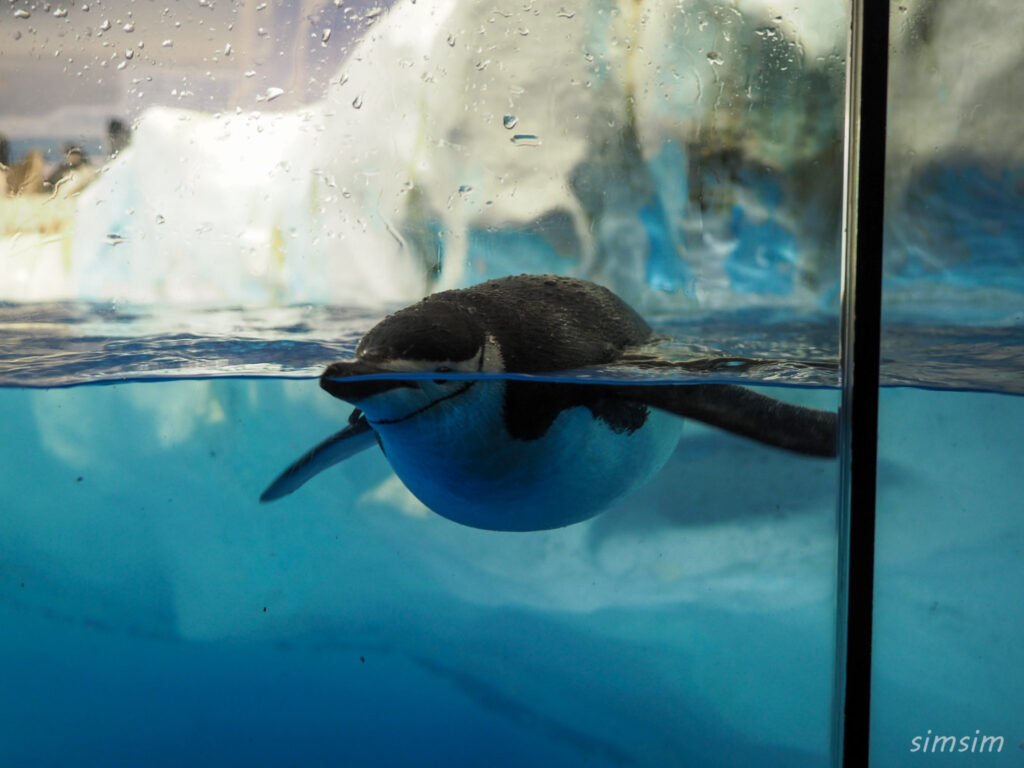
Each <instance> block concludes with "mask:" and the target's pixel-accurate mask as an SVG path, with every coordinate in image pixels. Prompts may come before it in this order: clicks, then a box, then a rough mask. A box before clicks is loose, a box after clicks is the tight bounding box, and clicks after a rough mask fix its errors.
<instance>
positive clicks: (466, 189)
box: [459, 184, 473, 195]
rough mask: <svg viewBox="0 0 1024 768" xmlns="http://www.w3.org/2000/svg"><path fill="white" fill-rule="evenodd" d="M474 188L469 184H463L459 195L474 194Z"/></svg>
mask: <svg viewBox="0 0 1024 768" xmlns="http://www.w3.org/2000/svg"><path fill="white" fill-rule="evenodd" d="M472 191H473V188H472V187H471V186H470V185H469V184H463V185H461V186H460V187H459V194H460V195H464V194H466V193H467V192H472Z"/></svg>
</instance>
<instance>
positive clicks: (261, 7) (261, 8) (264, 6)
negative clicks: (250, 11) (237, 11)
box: [256, 3, 267, 11]
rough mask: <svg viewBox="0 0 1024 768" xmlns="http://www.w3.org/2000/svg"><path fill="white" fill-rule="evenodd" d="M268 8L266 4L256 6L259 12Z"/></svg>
mask: <svg viewBox="0 0 1024 768" xmlns="http://www.w3.org/2000/svg"><path fill="white" fill-rule="evenodd" d="M266 7H267V4H266V3H260V4H259V5H257V6H256V10H257V11H262V10H263V9H264V8H266Z"/></svg>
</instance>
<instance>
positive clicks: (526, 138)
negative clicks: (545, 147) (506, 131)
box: [510, 133, 540, 147]
mask: <svg viewBox="0 0 1024 768" xmlns="http://www.w3.org/2000/svg"><path fill="white" fill-rule="evenodd" d="M510 141H511V142H512V143H513V144H515V145H516V146H517V147H539V146H540V139H539V138H538V137H537V136H535V135H534V134H532V133H517V134H516V135H515V136H513V137H512V138H511V139H510Z"/></svg>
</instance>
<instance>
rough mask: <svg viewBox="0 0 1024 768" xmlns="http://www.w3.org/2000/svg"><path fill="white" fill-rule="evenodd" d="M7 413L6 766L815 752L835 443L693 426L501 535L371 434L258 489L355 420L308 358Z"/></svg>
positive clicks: (48, 401)
mask: <svg viewBox="0 0 1024 768" xmlns="http://www.w3.org/2000/svg"><path fill="white" fill-rule="evenodd" d="M805 397H807V398H810V399H812V400H814V401H815V402H816V403H818V404H821V405H827V404H831V405H833V406H834V403H835V392H833V391H829V390H817V391H813V392H809V393H807V394H806V395H805ZM0 414H2V418H3V421H4V423H5V425H8V427H9V429H10V431H9V432H5V433H6V434H8V435H11V436H15V437H14V439H5V440H4V441H2V443H0V461H2V462H3V466H4V467H5V480H4V486H5V487H4V492H3V497H4V499H5V511H4V526H3V527H2V529H0V551H2V552H3V553H4V554H3V568H2V579H0V610H2V612H3V613H4V621H5V626H7V627H9V628H10V629H11V631H8V632H5V633H3V639H2V640H0V643H2V644H3V649H2V653H0V659H2V662H0V670H2V671H0V674H2V676H3V679H4V686H3V695H2V696H0V708H2V710H3V712H2V715H3V716H2V723H3V726H2V727H3V731H4V733H5V738H3V739H0V763H2V764H5V765H6V764H12V765H20V764H26V763H30V764H34V765H57V764H63V763H66V762H68V761H72V762H74V763H75V764H77V765H114V764H124V765H130V764H134V763H137V762H139V761H145V762H147V763H149V762H155V763H156V764H162V763H166V764H180V762H181V761H183V760H185V759H187V760H188V761H189V762H192V763H195V764H197V765H289V764H296V765H308V764H315V763H318V762H330V763H332V764H333V763H341V764H346V765H451V764H467V765H470V764H487V765H509V766H514V765H521V764H523V763H524V762H525V761H529V762H531V763H537V764H540V765H561V766H565V765H588V766H618V765H665V764H674V763H675V762H676V761H679V760H682V761H684V762H689V761H693V762H696V763H697V764H706V763H708V762H709V761H713V762H715V763H716V764H721V765H749V764H751V763H752V762H754V763H757V764H763V765H822V764H825V763H826V762H827V755H828V734H829V705H830V701H831V663H832V654H833V647H832V624H833V611H834V609H833V602H834V597H833V591H834V585H833V573H834V567H835V566H834V552H833V549H832V535H833V530H834V525H835V523H834V515H835V511H834V483H835V481H834V476H835V471H836V470H835V466H834V464H833V463H832V462H828V461H816V460H813V459H805V458H801V457H792V456H789V455H785V454H782V453H780V452H775V451H765V450H763V449H761V448H760V447H757V446H752V445H748V444H746V443H745V442H743V441H741V440H739V439H736V438H732V437H730V436H727V435H722V434H718V433H715V432H713V431H711V430H709V429H702V428H701V427H699V426H696V425H695V426H694V427H693V429H692V430H690V436H689V440H688V441H686V442H685V443H684V444H683V445H681V447H680V449H679V451H678V452H677V455H676V457H675V458H674V459H673V460H672V463H671V465H670V466H669V467H668V468H666V470H665V471H664V472H663V473H662V475H661V476H659V479H658V480H657V481H656V482H655V483H653V484H651V485H649V486H648V487H646V488H644V489H643V490H642V491H640V492H639V493H638V494H637V495H636V496H634V497H632V498H631V499H630V500H628V501H626V502H623V503H622V504H621V505H619V507H617V508H616V509H613V510H610V511H609V512H607V513H605V514H604V515H602V516H600V517H599V518H597V519H596V520H594V521H592V522H591V523H587V524H584V525H578V526H573V527H570V528H567V529H562V530H560V531H553V532H550V533H541V534H529V535H523V536H516V535H511V536H510V535H509V534H494V533H489V532H485V531H477V530H473V529H469V528H464V527H461V526H457V525H455V524H453V523H450V522H448V521H446V520H443V519H441V518H439V517H437V516H434V515H431V514H424V513H423V511H422V510H421V509H418V508H416V506H415V505H414V504H412V503H411V502H410V500H409V499H408V498H407V497H404V496H402V495H401V493H400V489H399V488H398V487H397V486H396V485H395V484H394V482H393V480H392V479H391V478H392V476H391V473H390V470H389V468H388V466H387V464H386V461H385V460H384V459H383V457H382V456H381V455H380V454H379V452H377V451H372V452H367V453H366V454H364V455H361V456H358V457H356V458H355V459H353V460H352V461H351V462H348V463H347V465H346V466H343V467H340V468H339V471H337V472H331V473H330V475H325V476H323V477H321V478H317V479H316V480H314V481H313V483H311V484H310V485H309V486H308V487H307V488H304V489H302V492H300V493H299V494H295V495H293V496H292V497H289V498H288V499H286V500H284V501H282V502H280V503H279V504H275V505H273V506H270V507H268V506H260V505H258V504H257V502H256V497H257V495H258V493H259V491H260V490H261V489H262V488H263V487H264V486H265V484H266V482H267V481H268V480H269V479H271V478H272V477H273V476H274V475H275V474H276V473H277V472H278V471H279V470H280V469H281V468H282V466H283V464H284V463H286V462H288V461H290V460H291V459H292V458H294V457H295V456H296V455H298V453H301V452H302V451H303V450H305V449H306V448H307V447H309V445H311V444H312V443H313V442H315V441H317V440H319V439H320V438H322V437H323V436H324V434H326V433H328V432H330V431H333V430H334V429H335V428H336V426H337V425H338V424H339V423H341V422H342V421H343V419H344V418H345V416H346V415H347V409H346V408H345V406H344V405H343V404H341V403H338V402H337V401H334V400H333V399H331V398H328V397H326V396H324V395H322V393H320V392H319V391H318V388H317V387H316V385H315V383H314V382H309V381H284V380H280V379H259V380H244V379H215V380H201V381H164V382H161V383H132V384H126V385H119V384H113V385H110V386H103V387H73V388H65V389H51V390H42V389H40V390H31V389H25V388H8V389H3V390H0ZM738 465H748V466H750V467H755V468H756V471H757V475H758V476H763V478H764V483H766V484H767V485H760V486H759V485H758V484H757V483H755V484H751V485H748V484H747V483H746V482H742V483H741V482H738V481H739V479H740V474H741V473H739V471H738V468H737V467H738ZM716 467H717V469H716ZM730 467H731V468H733V469H732V470H731V471H732V472H733V473H734V476H733V479H732V480H729V479H728V478H727V475H728V472H729V470H728V468H730ZM723 472H725V474H723ZM742 475H743V476H745V477H749V475H748V473H747V472H743V473H742ZM307 491H308V492H307ZM681 499H686V500H687V502H686V503H680V500H681ZM764 691H772V692H773V693H772V703H771V705H770V706H767V707H766V706H765V701H764V698H763V697H764V693H763V692H764ZM54 732H59V733H60V734H61V738H60V739H55V738H53V733H54Z"/></svg>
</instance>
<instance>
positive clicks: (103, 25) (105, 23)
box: [100, 19, 110, 32]
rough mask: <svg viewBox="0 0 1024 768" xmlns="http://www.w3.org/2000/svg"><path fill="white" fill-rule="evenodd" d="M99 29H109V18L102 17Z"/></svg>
mask: <svg viewBox="0 0 1024 768" xmlns="http://www.w3.org/2000/svg"><path fill="white" fill-rule="evenodd" d="M100 29H102V30H103V31H104V32H106V31H107V30H108V29H110V19H104V20H103V22H102V23H101V24H100Z"/></svg>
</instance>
